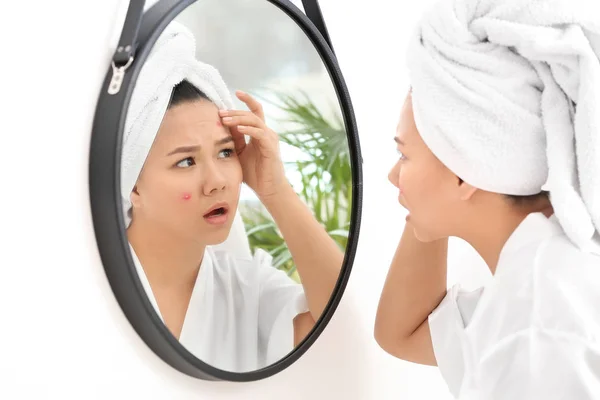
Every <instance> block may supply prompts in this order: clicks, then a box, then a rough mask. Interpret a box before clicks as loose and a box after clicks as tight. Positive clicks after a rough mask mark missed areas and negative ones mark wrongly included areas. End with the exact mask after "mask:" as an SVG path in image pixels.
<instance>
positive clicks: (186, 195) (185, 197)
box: [182, 193, 192, 200]
mask: <svg viewBox="0 0 600 400" xmlns="http://www.w3.org/2000/svg"><path fill="white" fill-rule="evenodd" d="M182 198H183V199H184V200H189V199H191V198H192V195H191V194H190V193H184V194H183V196H182Z"/></svg>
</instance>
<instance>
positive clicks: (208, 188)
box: [203, 164, 227, 196]
mask: <svg viewBox="0 0 600 400" xmlns="http://www.w3.org/2000/svg"><path fill="white" fill-rule="evenodd" d="M205 174H206V175H205V179H204V185H203V186H204V188H203V192H204V195H206V196H208V195H211V194H214V193H215V192H219V191H222V190H225V188H226V187H227V179H226V178H225V175H224V174H223V171H221V170H219V168H218V167H217V166H216V165H214V164H212V165H210V166H208V168H206V169H205Z"/></svg>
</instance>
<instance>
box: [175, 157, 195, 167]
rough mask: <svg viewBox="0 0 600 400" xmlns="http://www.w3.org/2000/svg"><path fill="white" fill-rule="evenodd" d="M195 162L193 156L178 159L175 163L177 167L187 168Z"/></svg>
mask: <svg viewBox="0 0 600 400" xmlns="http://www.w3.org/2000/svg"><path fill="white" fill-rule="evenodd" d="M194 164H196V162H195V161H194V158H193V157H187V158H184V159H183V160H181V161H179V162H178V163H177V164H175V165H176V166H177V167H179V168H189V167H191V166H192V165H194Z"/></svg>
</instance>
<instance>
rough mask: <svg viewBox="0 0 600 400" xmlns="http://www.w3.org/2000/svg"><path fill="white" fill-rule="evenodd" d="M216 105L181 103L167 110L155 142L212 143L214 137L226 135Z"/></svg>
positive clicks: (199, 102)
mask: <svg viewBox="0 0 600 400" xmlns="http://www.w3.org/2000/svg"><path fill="white" fill-rule="evenodd" d="M218 111H219V110H218V108H217V106H216V105H214V104H212V103H209V102H208V101H194V102H188V103H183V104H180V105H177V106H175V107H173V108H172V109H170V110H168V111H167V113H166V115H165V118H164V120H163V123H162V124H161V128H160V130H159V135H158V138H157V141H158V140H160V141H161V142H162V143H165V144H169V143H174V142H181V141H190V140H193V141H196V142H206V141H210V142H211V143H212V142H213V139H214V137H215V136H219V137H220V136H223V135H224V134H227V133H228V130H227V127H225V126H223V125H222V124H221V118H220V116H219V113H218Z"/></svg>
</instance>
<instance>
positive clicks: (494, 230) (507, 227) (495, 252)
mask: <svg viewBox="0 0 600 400" xmlns="http://www.w3.org/2000/svg"><path fill="white" fill-rule="evenodd" d="M526 216H527V215H523V214H519V213H497V214H492V215H489V216H487V217H486V218H485V219H480V220H479V221H478V222H477V223H475V224H473V225H472V226H471V227H470V229H469V230H467V231H466V232H465V233H464V234H463V235H461V238H462V239H464V240H465V241H466V242H468V243H469V244H470V245H471V246H472V247H473V248H474V249H475V251H477V253H478V254H479V255H480V256H481V258H483V260H484V261H485V263H486V264H487V266H488V268H489V269H490V272H491V273H492V275H494V274H495V273H496V268H497V267H498V261H499V259H500V254H501V253H502V249H503V248H504V246H505V244H506V242H507V241H508V239H509V238H510V236H511V235H512V234H513V232H514V231H515V230H516V229H517V227H518V226H519V224H521V222H522V221H523V220H524V219H525V217H526Z"/></svg>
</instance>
